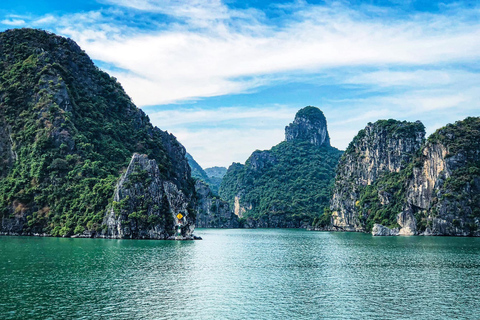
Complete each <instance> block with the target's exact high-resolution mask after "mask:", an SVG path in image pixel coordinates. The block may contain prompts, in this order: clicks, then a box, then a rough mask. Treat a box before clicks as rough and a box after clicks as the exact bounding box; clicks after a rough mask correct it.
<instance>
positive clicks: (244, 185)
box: [220, 107, 342, 227]
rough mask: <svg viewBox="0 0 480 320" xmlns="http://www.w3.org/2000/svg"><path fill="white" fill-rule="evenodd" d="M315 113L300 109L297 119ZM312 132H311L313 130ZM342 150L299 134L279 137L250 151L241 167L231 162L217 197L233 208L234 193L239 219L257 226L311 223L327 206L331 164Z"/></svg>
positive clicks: (315, 113)
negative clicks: (267, 146)
mask: <svg viewBox="0 0 480 320" xmlns="http://www.w3.org/2000/svg"><path fill="white" fill-rule="evenodd" d="M305 110H306V111H305ZM312 110H313V111H312ZM319 111H320V110H318V108H314V107H307V108H304V109H302V110H300V111H299V112H298V113H297V117H296V119H298V118H302V117H304V116H305V117H308V116H311V115H312V114H313V116H314V117H316V116H317V115H318V114H319ZM320 113H321V111H320ZM299 115H300V116H299ZM321 115H322V116H323V114H321ZM303 119H305V118H303ZM307 120H310V119H307ZM315 120H318V119H315ZM323 121H325V119H324V118H323ZM325 123H326V122H325ZM325 130H326V128H325ZM311 131H312V133H316V130H314V129H312V130H311ZM341 154H342V152H341V151H339V150H337V149H336V148H333V147H330V145H322V146H317V145H314V144H313V143H311V142H309V141H308V139H304V136H302V137H301V139H292V140H291V141H284V142H282V143H280V144H278V145H277V146H275V147H273V148H272V149H271V150H268V151H255V152H254V153H253V154H252V155H251V156H250V158H249V159H248V160H247V161H246V163H245V165H241V164H238V163H234V164H232V166H230V168H229V169H228V171H227V174H226V175H225V176H224V178H223V181H222V184H221V187H220V196H221V197H222V198H223V199H225V200H227V201H229V203H230V204H231V205H232V206H234V205H235V198H236V197H237V199H238V201H237V202H238V205H237V208H236V209H237V213H239V214H240V215H241V216H243V218H252V219H253V220H256V221H261V220H263V221H264V222H260V224H259V225H260V226H270V227H300V226H307V225H311V224H312V222H313V220H314V219H315V218H317V219H318V218H319V217H320V216H321V215H322V214H323V212H324V209H325V208H326V207H328V202H329V198H330V191H331V186H332V183H333V179H334V174H335V166H336V165H337V163H338V159H339V158H340V156H341Z"/></svg>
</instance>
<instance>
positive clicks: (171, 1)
mask: <svg viewBox="0 0 480 320" xmlns="http://www.w3.org/2000/svg"><path fill="white" fill-rule="evenodd" d="M100 2H102V3H104V4H107V6H105V7H104V8H103V9H101V10H99V11H91V12H80V13H74V14H65V15H58V14H57V15H55V14H49V15H46V16H40V17H13V16H5V20H3V21H2V23H3V24H5V25H6V24H8V23H9V22H10V23H20V21H23V23H24V24H25V25H31V26H35V27H43V28H47V29H50V30H52V31H55V32H57V33H60V34H62V35H66V36H69V37H71V38H73V39H74V40H75V41H77V42H78V43H79V44H80V45H81V47H82V48H83V49H85V50H86V52H87V53H88V54H89V55H90V56H91V57H92V58H93V59H94V60H97V61H100V62H102V64H103V66H104V67H106V71H108V72H109V73H110V74H112V75H114V76H115V77H117V78H118V79H119V81H120V82H121V83H122V85H123V86H124V88H125V89H126V91H127V93H128V94H129V95H130V96H132V98H133V100H134V102H135V103H136V104H137V105H139V106H144V107H146V106H160V107H152V108H148V109H146V110H147V111H148V113H149V115H150V117H151V119H152V122H153V123H154V124H156V125H158V126H159V127H161V128H162V129H168V130H169V131H171V132H173V133H174V134H175V135H177V136H178V137H179V139H180V141H182V143H184V144H185V146H186V147H187V149H188V150H189V151H190V152H191V153H192V154H193V155H194V157H195V158H196V159H197V160H198V161H199V162H200V163H201V164H202V165H215V164H222V165H226V164H228V163H229V162H231V161H244V160H245V159H246V157H247V156H248V155H249V154H250V153H251V152H252V151H253V150H254V149H256V148H259V149H262V148H270V147H271V146H272V145H274V144H276V143H278V142H280V141H281V140H282V139H283V128H284V126H285V125H287V124H288V123H289V122H291V121H292V120H293V117H294V114H295V111H296V110H298V109H299V108H301V107H303V105H294V104H292V103H291V104H286V103H284V102H283V101H275V102H274V103H277V104H281V105H271V104H270V105H259V104H255V105H254V106H251V105H250V106H242V105H241V104H238V103H237V104H234V105H236V106H237V107H231V105H232V103H230V104H229V105H228V106H227V105H225V106H221V107H218V104H217V105H216V106H215V108H213V107H203V108H201V107H196V106H195V102H196V101H200V100H201V99H208V98H211V97H215V96H223V95H225V96H228V95H232V94H239V93H255V92H262V90H264V89H265V88H270V87H273V86H275V85H278V84H282V85H285V84H288V83H292V82H297V83H304V84H308V85H310V86H312V87H313V88H314V89H312V90H315V88H322V87H326V86H334V87H335V88H337V89H339V90H340V89H341V90H342V92H345V97H342V98H341V99H339V98H338V97H336V96H335V97H334V96H333V95H329V94H328V93H326V96H325V97H322V98H320V99H319V101H318V100H317V101H311V102H309V104H314V105H315V104H317V106H319V107H321V108H322V110H323V111H324V112H325V114H326V116H327V119H328V121H329V129H330V135H331V137H332V144H333V145H335V146H337V147H339V148H345V147H346V146H347V145H348V142H349V141H350V140H351V139H352V137H353V135H354V134H355V133H356V132H358V130H359V129H361V128H363V127H364V126H365V124H366V122H368V121H376V120H377V119H379V118H398V119H405V120H412V121H414V120H417V119H420V120H422V121H424V123H425V124H426V125H427V128H428V130H429V131H430V132H431V131H433V129H435V126H438V125H439V124H446V123H447V122H449V121H450V122H451V121H454V120H458V119H461V118H463V117H465V116H467V115H480V103H479V102H478V101H480V94H479V93H478V92H479V90H478V84H479V83H480V70H479V69H478V67H473V66H477V65H478V62H479V61H480V19H479V18H480V10H479V7H471V6H470V7H466V6H463V5H462V4H461V3H455V4H450V5H443V6H440V7H441V8H440V9H439V10H438V11H436V12H435V13H431V12H430V13H428V12H409V11H399V10H397V9H395V8H392V7H377V6H373V5H365V4H363V5H357V6H348V5H347V4H346V2H341V1H339V2H335V1H327V2H326V4H322V5H313V4H310V3H307V2H306V1H301V0H297V1H292V2H290V3H283V4H275V3H273V4H271V5H270V7H268V8H267V9H266V10H265V11H261V10H259V9H254V8H249V9H238V8H233V7H232V6H230V5H229V2H224V1H220V0H210V1H201V0H192V1H180V0H165V1H154V0H129V1H127V0H101V1H100ZM398 2H400V1H398ZM402 3H403V7H408V3H406V2H402ZM401 7H402V6H401ZM268 10H270V12H274V15H273V17H272V16H269V14H268V12H267V11H268ZM5 21H7V22H6V23H5ZM110 66H111V67H110ZM270 101H271V100H270ZM172 103H178V108H176V109H173V108H172V107H171V106H167V107H161V106H162V105H165V104H172ZM203 105H204V106H205V105H206V104H203ZM238 105H240V106H238ZM232 146H233V147H232ZM212 155H216V158H215V159H214V160H212V159H213V158H212Z"/></svg>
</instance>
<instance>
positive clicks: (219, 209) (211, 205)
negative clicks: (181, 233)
mask: <svg viewBox="0 0 480 320" xmlns="http://www.w3.org/2000/svg"><path fill="white" fill-rule="evenodd" d="M195 190H196V193H197V207H196V215H197V222H196V224H195V225H196V226H197V227H199V228H238V227H239V226H240V225H239V220H238V216H236V215H235V214H234V213H233V211H232V210H231V209H230V206H229V204H228V202H226V201H224V200H222V199H220V198H219V197H218V196H215V195H214V194H213V193H212V190H211V189H210V187H209V186H208V185H207V184H206V183H205V182H203V181H200V180H198V181H197V182H196V183H195Z"/></svg>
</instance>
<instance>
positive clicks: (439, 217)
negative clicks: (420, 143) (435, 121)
mask: <svg viewBox="0 0 480 320" xmlns="http://www.w3.org/2000/svg"><path fill="white" fill-rule="evenodd" d="M467 120H468V119H467ZM471 121H472V122H473V121H474V120H471ZM476 122H478V123H480V121H479V120H476ZM456 125H457V126H459V127H461V126H464V125H465V122H463V123H462V122H458V123H456ZM477 126H478V124H477ZM453 128H454V127H453V126H451V127H448V126H447V128H445V129H443V130H440V131H439V134H440V135H441V136H443V139H431V140H429V141H428V142H427V143H426V145H425V147H424V149H423V152H422V157H421V159H420V161H418V164H417V166H416V167H415V168H414V170H413V177H412V179H411V181H410V184H409V188H408V192H407V203H408V206H409V209H410V210H411V211H412V212H413V213H414V214H415V215H417V216H418V217H419V219H420V221H418V222H419V223H420V224H421V227H422V229H423V228H424V230H423V234H424V235H456V236H468V235H473V236H480V210H479V209H478V206H479V205H480V197H479V195H480V176H478V174H480V171H479V169H478V165H475V164H478V163H479V161H480V149H479V142H478V138H479V137H480V134H479V131H478V127H477V130H476V131H473V130H472V131H471V132H470V133H468V134H467V133H464V132H462V131H460V130H458V132H457V134H459V135H464V136H465V137H466V139H467V141H464V143H463V144H460V143H458V142H457V141H455V140H456V138H458V139H462V138H461V137H455V136H454V132H455V131H456V130H453ZM474 134H476V135H477V137H476V136H474ZM454 148H456V149H457V150H453V149H454ZM475 172H477V173H475Z"/></svg>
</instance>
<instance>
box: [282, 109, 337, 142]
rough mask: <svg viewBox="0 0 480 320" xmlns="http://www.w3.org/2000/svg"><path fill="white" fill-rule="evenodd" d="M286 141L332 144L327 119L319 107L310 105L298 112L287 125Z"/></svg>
mask: <svg viewBox="0 0 480 320" xmlns="http://www.w3.org/2000/svg"><path fill="white" fill-rule="evenodd" d="M285 140H286V141H308V142H310V143H311V144H313V145H315V146H317V147H320V146H330V136H329V135H328V130H327V119H326V118H325V116H324V114H323V112H322V111H320V110H319V109H318V108H315V107H312V106H308V107H305V108H303V109H301V110H300V111H298V112H297V114H296V115H295V120H294V121H293V122H292V123H290V124H289V125H288V126H287V127H285Z"/></svg>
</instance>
